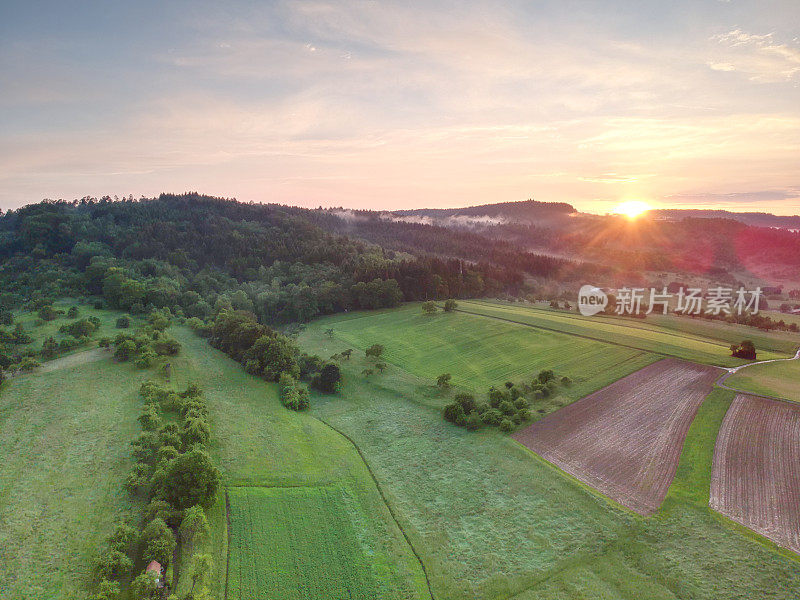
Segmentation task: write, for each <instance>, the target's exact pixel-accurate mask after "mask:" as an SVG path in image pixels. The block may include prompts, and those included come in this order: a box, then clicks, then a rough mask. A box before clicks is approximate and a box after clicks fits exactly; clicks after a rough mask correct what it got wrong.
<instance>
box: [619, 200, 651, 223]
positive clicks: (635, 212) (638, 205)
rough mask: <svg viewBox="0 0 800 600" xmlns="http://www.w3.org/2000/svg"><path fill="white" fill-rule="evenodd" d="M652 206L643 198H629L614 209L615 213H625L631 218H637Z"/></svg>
mask: <svg viewBox="0 0 800 600" xmlns="http://www.w3.org/2000/svg"><path fill="white" fill-rule="evenodd" d="M651 208H652V207H651V206H650V205H649V204H648V203H647V202H642V201H641V200H628V201H626V202H622V203H621V204H618V205H617V207H616V208H615V209H614V214H617V215H624V216H626V217H628V218H629V219H635V218H637V217H640V216H641V215H643V214H644V213H646V212H647V211H648V210H650V209H651Z"/></svg>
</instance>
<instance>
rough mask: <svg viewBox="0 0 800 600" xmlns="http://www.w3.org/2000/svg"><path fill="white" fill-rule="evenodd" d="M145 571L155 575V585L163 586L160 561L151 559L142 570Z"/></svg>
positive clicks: (162, 569) (162, 572) (162, 570)
mask: <svg viewBox="0 0 800 600" xmlns="http://www.w3.org/2000/svg"><path fill="white" fill-rule="evenodd" d="M144 572H145V573H153V574H155V576H156V585H157V586H158V587H164V582H163V580H162V579H163V575H164V567H162V566H161V563H160V562H158V561H157V560H151V561H150V564H149V565H147V568H146V569H145V570H144Z"/></svg>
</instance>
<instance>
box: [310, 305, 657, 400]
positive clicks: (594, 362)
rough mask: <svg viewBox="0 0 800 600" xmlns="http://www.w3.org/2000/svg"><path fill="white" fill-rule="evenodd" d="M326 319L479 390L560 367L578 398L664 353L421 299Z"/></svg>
mask: <svg viewBox="0 0 800 600" xmlns="http://www.w3.org/2000/svg"><path fill="white" fill-rule="evenodd" d="M319 323H320V325H319V326H320V327H330V328H332V329H333V330H334V334H335V336H336V337H337V338H338V339H341V340H343V341H345V342H347V343H348V344H350V345H352V346H354V347H356V348H359V349H365V348H367V347H369V346H371V345H372V344H383V345H384V346H385V348H386V350H385V353H384V355H383V359H384V360H386V361H387V362H390V363H392V364H395V365H397V366H399V367H401V368H402V369H404V370H406V371H409V372H410V373H413V374H414V375H417V376H419V377H423V378H426V379H430V380H434V379H435V378H436V377H437V376H438V375H441V374H442V373H450V374H451V375H452V376H453V379H452V382H453V384H454V385H457V386H460V387H464V388H467V389H471V390H473V391H474V392H476V393H479V394H483V393H485V392H486V391H487V390H488V389H489V387H491V386H493V385H494V386H501V385H503V383H505V382H506V381H515V382H519V381H527V382H530V380H531V379H532V378H533V377H534V376H535V375H536V374H537V373H538V372H539V371H540V370H542V369H553V370H554V371H555V372H556V374H557V375H558V376H559V377H561V376H565V375H566V376H568V377H570V378H571V379H572V380H573V381H574V382H575V385H574V386H573V387H572V388H571V389H564V390H561V393H563V394H564V395H565V396H567V397H568V398H569V399H570V400H575V399H577V398H580V397H581V396H584V395H586V394H587V393H590V392H592V391H594V390H596V389H597V388H598V387H601V386H602V385H606V384H608V383H610V382H612V381H614V380H615V379H618V378H620V377H623V376H624V375H627V374H628V373H631V372H633V371H635V370H637V369H639V368H641V367H644V366H646V365H648V364H650V363H651V362H653V361H655V360H657V359H658V356H654V355H652V354H648V353H645V352H642V351H639V350H635V349H630V348H623V347H620V346H615V345H612V344H606V343H602V342H597V341H595V340H587V339H582V338H579V337H575V336H571V335H565V334H560V333H557V332H552V331H544V330H540V329H534V328H531V327H525V326H523V325H517V324H514V323H507V322H503V321H498V320H496V319H486V318H484V317H480V316H473V315H468V314H465V313H443V312H439V313H438V314H436V315H423V314H421V311H420V308H419V306H418V305H411V306H408V307H405V308H402V309H399V310H393V311H387V312H377V313H364V314H363V316H360V317H357V318H352V317H351V318H341V319H340V318H335V317H334V318H328V319H325V320H322V321H320V322H319Z"/></svg>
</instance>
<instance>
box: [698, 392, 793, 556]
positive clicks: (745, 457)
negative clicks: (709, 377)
mask: <svg viewBox="0 0 800 600" xmlns="http://www.w3.org/2000/svg"><path fill="white" fill-rule="evenodd" d="M709 504H710V505H711V508H713V509H714V510H716V511H718V512H720V513H722V514H723V515H725V516H726V517H728V518H730V519H732V520H734V521H736V522H737V523H740V524H742V525H744V526H745V527H748V528H749V529H752V530H753V531H756V532H758V533H760V534H761V535H763V536H765V537H768V538H769V539H771V540H772V541H774V542H775V543H776V544H778V545H780V546H783V547H784V548H789V549H790V550H793V551H795V552H800V406H798V405H792V404H789V403H786V402H779V401H776V400H767V399H766V398H757V397H755V396H747V395H744V394H740V395H738V396H736V398H735V399H734V401H733V404H731V407H730V409H729V410H728V413H727V414H726V415H725V420H724V421H723V422H722V427H721V428H720V431H719V435H718V437H717V444H716V447H715V449H714V470H713V473H712V477H711V498H710V502H709Z"/></svg>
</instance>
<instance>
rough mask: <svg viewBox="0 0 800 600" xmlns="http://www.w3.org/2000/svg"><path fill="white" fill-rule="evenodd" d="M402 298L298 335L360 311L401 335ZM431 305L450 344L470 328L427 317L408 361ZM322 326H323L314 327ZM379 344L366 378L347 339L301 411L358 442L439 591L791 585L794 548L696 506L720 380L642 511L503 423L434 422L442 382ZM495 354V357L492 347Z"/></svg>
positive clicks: (475, 593)
mask: <svg viewBox="0 0 800 600" xmlns="http://www.w3.org/2000/svg"><path fill="white" fill-rule="evenodd" d="M410 310H413V308H409V309H404V310H400V311H396V321H397V322H396V323H395V324H393V325H390V324H389V323H390V322H389V321H387V318H388V317H387V315H391V314H392V313H390V312H384V313H374V314H371V315H370V316H366V317H363V316H354V315H348V316H342V317H340V318H338V319H337V318H329V319H323V320H320V321H318V322H315V323H312V324H311V325H309V326H308V327H307V329H306V330H305V331H304V332H303V333H302V334H301V336H300V340H301V342H302V345H303V346H304V348H306V349H307V350H310V351H314V352H318V353H320V354H321V355H330V354H333V353H338V352H341V351H342V350H344V349H346V348H347V347H353V344H351V343H350V340H351V339H354V338H353V337H352V336H353V333H352V331H353V330H352V329H351V328H353V327H356V325H355V323H358V325H357V327H358V329H359V330H360V331H369V330H370V325H369V323H368V322H367V321H369V320H372V319H376V320H381V321H383V323H384V326H387V327H388V330H389V331H388V332H387V333H385V334H384V335H385V336H386V339H391V340H396V341H397V342H402V343H408V337H407V335H406V328H404V327H401V326H400V325H399V324H402V323H404V322H405V320H406V319H410V320H412V321H413V319H412V318H411V316H410V314H408V313H409V311H410ZM416 310H418V308H417V309H416ZM442 317H446V318H447V319H448V320H449V321H448V322H449V325H448V326H449V327H450V328H451V329H452V330H453V334H452V335H451V336H450V339H452V340H453V343H454V344H455V343H457V342H456V341H455V340H458V339H459V337H460V335H461V332H460V331H459V329H460V328H464V329H466V330H468V331H473V330H474V328H475V320H474V319H475V318H474V317H471V316H469V315H464V314H461V313H456V314H455V315H443V314H439V315H436V316H434V317H432V318H430V317H428V318H429V319H432V320H431V321H429V322H428V323H429V324H428V330H430V331H432V332H434V333H433V335H434V336H435V337H434V339H433V340H432V341H431V342H430V343H429V342H428V341H427V340H425V338H424V335H422V334H420V335H419V337H418V338H417V343H418V351H419V354H420V355H421V358H420V359H419V360H420V361H421V362H420V364H422V362H424V358H425V357H426V356H427V352H428V349H429V348H434V349H437V348H438V347H439V344H440V341H439V339H438V337H436V336H438V333H436V327H435V323H434V321H435V320H436V319H439V318H442ZM420 318H423V317H422V315H420ZM359 321H360V322H359ZM329 328H332V329H334V336H333V339H331V338H329V337H328V336H326V335H325V334H324V332H325V330H326V329H329ZM376 331H377V330H376ZM367 335H368V334H367ZM515 341H516V340H515ZM371 343H383V342H382V340H380V339H371V338H368V337H364V339H363V341H359V346H356V348H358V347H360V346H363V345H367V346H368V345H371ZM474 343H479V342H477V341H476V342H474ZM490 343H491V342H490ZM385 345H386V347H387V358H388V359H389V361H388V362H391V363H393V364H392V366H390V367H389V368H388V369H387V370H386V372H385V373H384V374H376V375H374V376H372V377H370V378H369V379H365V378H364V377H363V375H361V371H362V370H363V369H364V368H365V367H366V366H368V365H370V364H371V361H368V360H367V359H366V358H364V356H363V353H354V355H353V358H351V359H350V361H342V363H341V364H342V368H343V370H344V372H345V375H346V383H345V386H344V388H343V390H342V392H341V393H340V394H339V395H338V396H335V397H323V396H318V397H314V398H313V401H312V411H311V413H312V414H313V415H317V416H319V417H320V418H322V419H324V420H326V421H327V422H329V423H331V424H332V425H333V426H334V427H336V428H337V429H339V430H341V431H343V432H344V433H346V434H347V435H348V436H350V437H351V438H352V439H353V440H354V442H355V443H356V444H357V445H358V446H359V448H360V449H361V451H362V453H363V455H364V457H365V459H366V460H367V462H368V464H369V465H370V467H371V469H372V470H373V472H374V473H375V474H376V477H377V478H378V480H379V481H380V483H381V486H382V487H383V489H384V492H385V495H386V497H387V498H388V500H389V502H390V504H391V505H392V506H393V508H394V510H395V512H396V513H397V515H398V517H399V519H400V522H401V524H402V525H403V528H404V530H405V531H406V532H407V534H408V535H409V537H410V539H411V541H412V543H413V545H414V547H415V548H416V549H417V550H418V552H419V553H420V554H421V556H422V558H423V561H424V563H425V565H426V567H427V569H428V571H429V573H430V574H431V581H432V583H433V589H434V593H435V595H436V597H437V598H459V597H470V598H485V599H487V600H488V599H490V598H491V599H495V598H512V597H513V598H518V599H526V600H527V599H531V600H532V599H534V598H559V599H565V598H566V599H572V598H576V599H577V598H587V599H588V598H605V599H631V600H634V599H636V600H638V599H640V598H708V599H712V598H742V599H744V598H752V597H760V598H786V597H789V596H791V594H792V593H794V591H796V590H797V589H799V588H800V569H798V567H797V562H796V558H790V557H789V556H788V553H785V552H783V551H779V550H778V549H776V548H775V547H774V545H772V544H770V543H769V542H767V541H766V540H764V539H763V538H760V537H759V536H757V535H755V534H752V533H750V532H747V531H746V530H742V528H740V527H736V526H734V525H733V524H731V523H730V522H729V521H727V520H725V519H724V518H722V517H720V516H719V515H716V514H715V513H713V512H712V511H711V510H710V509H709V508H708V504H707V503H708V487H709V481H710V471H711V456H712V454H713V445H714V441H715V439H716V432H717V429H718V427H719V424H720V423H721V420H722V417H723V416H724V413H725V409H726V407H727V404H726V403H729V402H730V397H731V395H730V394H728V393H727V392H724V391H721V390H718V391H715V392H713V393H712V394H711V395H710V396H709V397H708V398H707V400H706V401H705V402H704V404H703V406H702V407H701V409H700V411H699V413H698V417H697V419H696V421H695V422H694V423H693V425H692V427H691V429H690V431H689V435H688V437H687V441H686V444H685V446H684V454H683V455H682V459H681V463H680V465H679V468H678V474H677V475H676V478H675V480H674V482H673V484H672V487H671V488H670V492H669V494H668V497H667V500H666V502H665V504H664V506H663V507H662V509H661V510H660V511H659V512H658V513H656V515H654V516H653V517H651V518H641V517H638V516H636V515H634V514H633V513H631V512H629V511H626V510H624V509H622V508H621V507H618V506H616V505H614V504H613V503H612V502H611V501H610V500H608V499H606V498H604V497H602V496H600V495H599V494H597V493H596V492H594V491H593V490H590V489H589V488H587V487H586V486H583V485H582V484H580V483H579V482H577V481H576V480H574V479H572V478H571V477H569V476H567V475H565V474H563V473H561V472H560V471H559V470H557V469H556V468H554V467H552V466H551V465H549V464H547V463H546V462H544V461H543V460H541V459H540V458H538V457H537V456H536V455H534V454H533V453H531V452H529V451H527V450H526V449H524V448H523V447H522V446H520V445H519V444H517V443H516V442H515V441H514V440H512V439H510V438H509V437H508V436H505V435H503V434H501V433H499V432H497V431H495V430H489V429H483V430H480V431H478V432H468V431H466V430H464V429H463V428H458V427H455V426H453V425H450V424H449V423H447V422H445V421H444V420H443V419H442V416H441V412H440V411H441V407H442V406H443V404H444V403H446V402H447V401H448V398H449V396H444V397H443V396H442V395H441V394H440V392H438V391H437V390H436V389H435V388H433V386H432V381H431V379H430V377H429V376H427V375H425V376H423V377H420V376H419V375H418V374H416V373H410V372H408V371H406V370H404V369H401V368H400V367H398V366H395V361H392V360H391V355H390V354H389V353H390V348H391V344H389V343H387V344H385ZM450 351H454V350H453V349H451V350H450ZM440 353H441V351H435V352H434V353H433V354H432V357H431V361H434V360H437V358H436V357H437V356H438V355H439V354H440ZM444 354H445V355H447V354H448V351H445V352H444ZM495 356H496V362H498V363H501V362H503V361H504V360H505V354H503V353H501V352H498V353H495ZM454 376H455V373H454ZM484 377H487V378H489V379H490V378H491V376H489V375H484ZM502 380H503V378H501V379H500V381H494V382H493V383H495V384H498V383H502ZM587 385H588V384H587ZM733 565H735V569H734V570H732V566H733ZM722 572H724V573H725V574H726V575H725V577H724V578H720V576H719V574H720V573H722Z"/></svg>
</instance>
